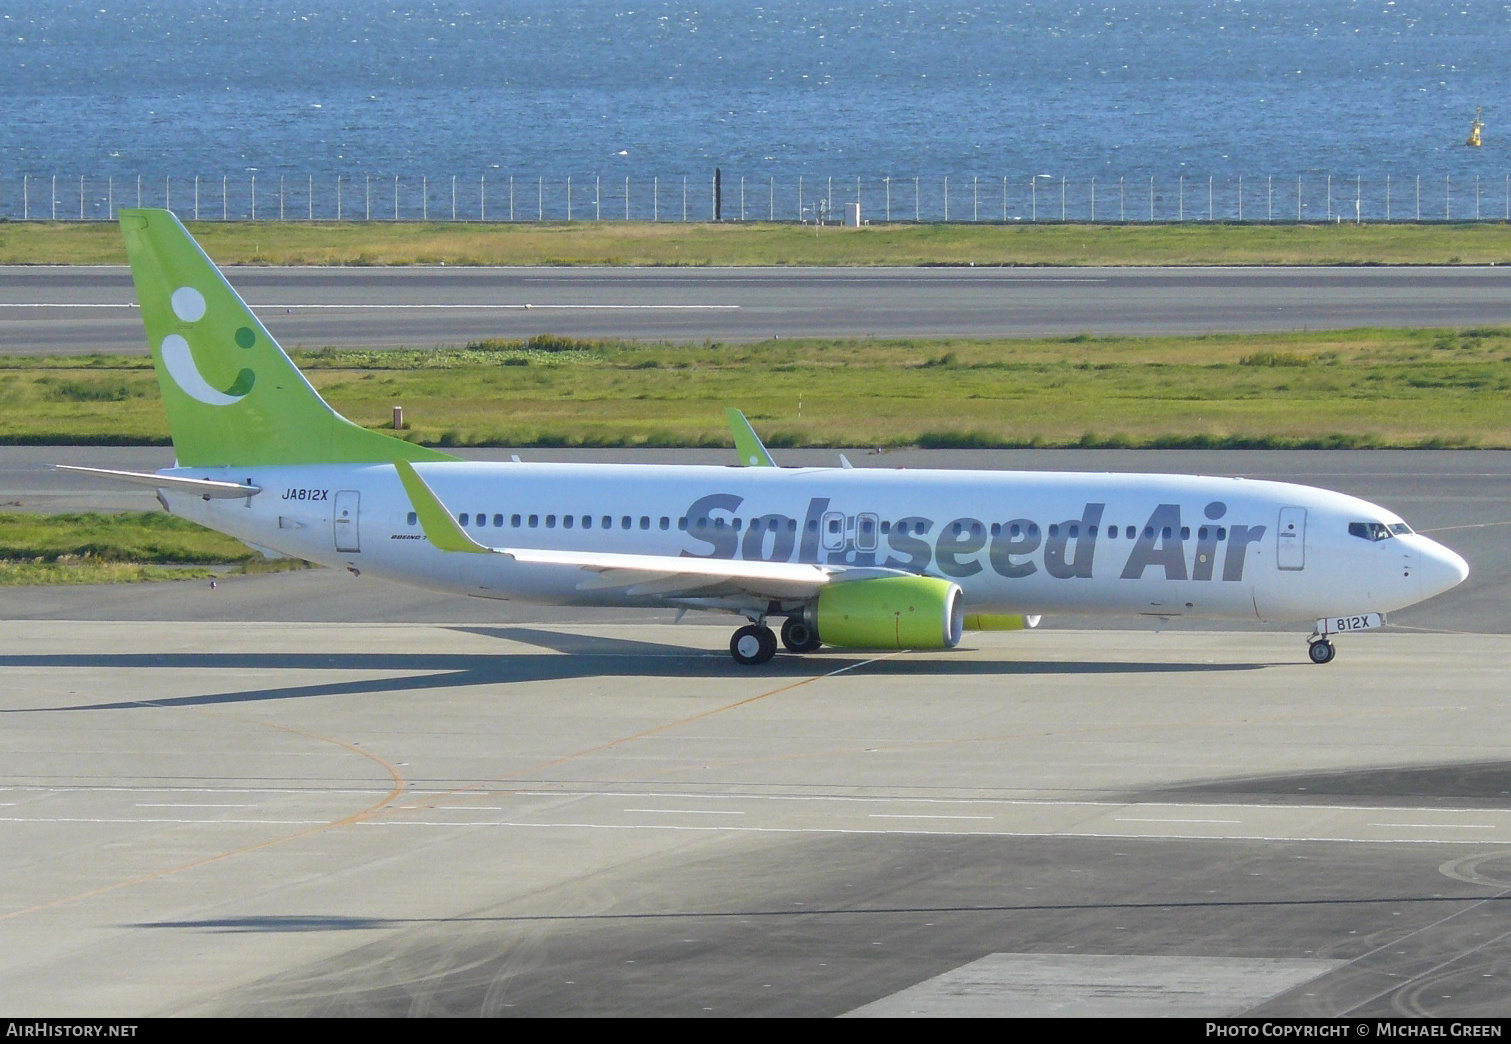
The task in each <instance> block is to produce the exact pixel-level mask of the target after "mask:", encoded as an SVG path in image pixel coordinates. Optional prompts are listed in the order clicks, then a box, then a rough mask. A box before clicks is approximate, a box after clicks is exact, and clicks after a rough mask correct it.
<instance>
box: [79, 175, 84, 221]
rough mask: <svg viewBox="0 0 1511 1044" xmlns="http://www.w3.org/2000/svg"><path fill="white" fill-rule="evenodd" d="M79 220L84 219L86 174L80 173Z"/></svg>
mask: <svg viewBox="0 0 1511 1044" xmlns="http://www.w3.org/2000/svg"><path fill="white" fill-rule="evenodd" d="M79 220H80V221H83V220H84V175H82V174H80V175H79Z"/></svg>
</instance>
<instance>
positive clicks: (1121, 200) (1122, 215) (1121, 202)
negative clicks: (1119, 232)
mask: <svg viewBox="0 0 1511 1044" xmlns="http://www.w3.org/2000/svg"><path fill="white" fill-rule="evenodd" d="M1127 220H1128V208H1127V197H1126V196H1125V195H1124V186H1123V175H1121V174H1119V175H1118V223H1119V224H1123V223H1124V222H1126V221H1127Z"/></svg>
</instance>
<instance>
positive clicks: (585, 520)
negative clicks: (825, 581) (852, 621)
mask: <svg viewBox="0 0 1511 1044" xmlns="http://www.w3.org/2000/svg"><path fill="white" fill-rule="evenodd" d="M541 517H542V516H540V515H510V516H509V526H510V528H513V529H521V528H527V529H539V528H540V526H541ZM544 517H545V528H547V529H555V528H556V526H557V521H558V519H557V516H555V515H546V516H544ZM860 517H861V522H860V525H861V526H862V530H863V532H869V531H870V527H871V526H872V525H874V524H875V523H874V521H873V520H872V519H869V518H866V517H865V516H860ZM456 520H457V523H458V524H460V525H461V526H463V527H466V526H472V527H474V528H479V529H481V528H486V527H487V525H488V515H487V513H486V512H478V513H477V514H475V515H474V514H472V513H471V512H468V511H464V512H462V513H461V514H460V515H458V516H457V517H456ZM407 521H408V523H409V525H411V526H413V525H416V524H417V523H418V521H419V519H418V517H417V516H416V515H415V513H414V512H413V511H411V512H410V513H409V518H408V520H407ZM560 523H561V528H563V529H572V528H574V527H580V528H582V529H592V528H593V525H594V520H593V516H592V515H581V516H578V515H562V516H561V518H560ZM784 523H785V524H784ZM493 526H494V528H496V529H503V528H504V516H503V515H502V514H495V515H494V516H493ZM742 526H743V520H741V519H738V518H735V519H729V520H727V521H726V520H725V519H722V518H714V519H710V518H707V517H701V518H697V519H694V520H693V522H692V528H694V529H716V530H717V529H726V528H728V529H732V530H734V531H735V532H739V531H740V529H741V528H742ZM763 526H764V527H765V528H766V530H767V531H772V530H777V529H786V530H787V532H789V533H795V532H797V520H796V519H791V518H787V519H781V520H777V519H769V520H768V519H765V518H753V519H751V520H750V528H751V529H752V530H754V531H756V532H759V531H760V530H761V529H762V527H763ZM651 527H652V519H651V516H649V515H641V516H640V518H639V520H638V528H640V529H643V530H649V529H651ZM655 527H656V528H657V529H664V530H669V529H671V518H670V517H668V516H666V515H662V516H661V517H660V519H658V520H656V523H655ZM843 527H844V520H843V519H842V518H830V519H829V521H828V526H827V528H828V531H829V532H830V533H831V534H839V533H841V532H843ZM598 528H599V529H613V528H614V517H613V516H612V515H602V516H600V517H599V519H598ZM619 528H620V529H623V530H630V529H635V528H637V522H636V519H635V518H634V516H632V515H621V516H619ZM677 528H678V529H682V530H685V529H687V528H688V520H687V519H686V518H679V519H677ZM818 528H819V524H818V520H817V519H809V520H808V525H807V530H808V532H810V533H817V532H818ZM949 528H950V532H951V534H952V535H954V536H963V535H964V534H965V533H966V532H969V533H970V534H971V535H972V536H980V535H981V532H982V525H981V523H980V522H974V521H973V522H970V523H965V522H952V523H950V527H949ZM1120 528H1121V529H1122V530H1123V536H1124V539H1127V540H1135V539H1137V538H1138V535H1139V532H1138V527H1136V526H1125V527H1119V526H1108V527H1107V528H1106V529H1105V531H1104V532H1105V535H1106V537H1107V539H1109V540H1116V539H1118V532H1119V529H1120ZM1403 528H1404V527H1403ZM928 529H929V524H928V523H926V522H915V523H913V525H912V527H911V532H913V533H915V534H917V535H922V534H924V533H926V532H928ZM1004 529H1006V530H1007V532H1008V535H1009V536H1014V537H1016V536H1021V535H1023V533H1025V532H1026V533H1027V534H1028V535H1029V536H1031V537H1036V536H1038V535H1039V525H1038V523H1037V522H1030V523H1029V524H1028V525H1027V526H1024V525H1022V524H1021V523H1018V522H1013V523H1010V524H1008V525H1006V526H1004V525H1003V524H1002V523H1001V522H993V523H992V524H991V534H992V536H999V535H1001V533H1002V531H1003V530H1004ZM881 531H882V532H883V533H890V532H891V531H892V523H890V522H883V523H881ZM897 531H898V532H899V533H903V534H907V533H908V532H909V531H910V527H909V526H908V523H907V522H898V523H897ZM1352 531H1353V527H1352V526H1351V527H1350V532H1352ZM1408 532H1409V530H1408ZM1049 535H1050V537H1052V538H1053V537H1058V536H1059V535H1060V526H1059V524H1058V523H1056V524H1053V525H1051V526H1050V527H1049ZM1066 535H1067V536H1069V537H1070V538H1071V539H1072V540H1073V539H1075V538H1077V537H1079V536H1080V535H1081V526H1080V523H1077V522H1072V523H1071V524H1070V525H1069V526H1068V527H1067V528H1066ZM1086 535H1087V536H1088V537H1090V538H1092V539H1093V540H1094V539H1096V535H1097V527H1096V526H1087V527H1086ZM1174 535H1175V533H1174V529H1173V527H1171V526H1165V527H1164V529H1162V530H1161V531H1160V537H1161V538H1162V539H1164V540H1169V539H1171V538H1172V537H1173V536H1174ZM1196 535H1197V539H1199V540H1206V539H1208V538H1209V537H1213V536H1215V537H1216V538H1217V539H1218V540H1226V539H1228V527H1227V526H1215V527H1214V526H1202V527H1200V528H1199V529H1198V530H1197V531H1196ZM1355 535H1356V536H1357V535H1362V534H1359V533H1355ZM1153 538H1154V527H1153V526H1145V527H1144V539H1145V540H1152V539H1153ZM1180 538H1181V539H1182V540H1190V539H1191V527H1190V526H1181V527H1180ZM1375 539H1377V540H1378V539H1384V537H1375Z"/></svg>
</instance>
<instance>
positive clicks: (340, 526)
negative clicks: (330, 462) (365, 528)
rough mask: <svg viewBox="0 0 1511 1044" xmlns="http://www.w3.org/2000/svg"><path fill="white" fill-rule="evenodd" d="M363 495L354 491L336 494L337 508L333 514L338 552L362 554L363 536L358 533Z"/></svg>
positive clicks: (344, 490)
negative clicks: (358, 517)
mask: <svg viewBox="0 0 1511 1044" xmlns="http://www.w3.org/2000/svg"><path fill="white" fill-rule="evenodd" d="M361 499H362V495H361V494H360V493H358V492H357V491H356V490H354V489H343V490H338V491H337V492H336V507H335V510H334V512H332V524H333V528H334V530H335V536H336V550H337V551H352V552H360V551H361V550H362V540H361V535H360V534H359V533H358V531H357V509H358V508H359V506H360V504H361Z"/></svg>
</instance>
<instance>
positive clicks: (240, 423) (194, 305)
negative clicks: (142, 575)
mask: <svg viewBox="0 0 1511 1044" xmlns="http://www.w3.org/2000/svg"><path fill="white" fill-rule="evenodd" d="M120 217H121V230H122V232H124V234H125V237H126V256H127V258H128V259H129V260H130V262H131V278H132V280H133V281H134V282H135V283H136V297H137V301H138V302H139V303H140V305H141V309H142V322H143V324H144V325H145V326H146V329H147V342H148V345H149V346H150V348H151V350H152V361H153V362H154V363H155V364H156V366H157V379H158V384H159V386H160V387H161V388H162V394H163V406H164V408H165V409H166V410H167V411H168V426H169V429H170V430H171V431H172V433H173V448H174V451H175V453H176V455H177V457H178V462H179V463H180V464H183V465H189V466H198V465H222V464H244V465H253V464H358V463H386V462H391V461H396V460H411V461H425V460H454V459H455V458H454V457H451V456H449V455H448V454H445V453H440V452H438V451H436V450H432V449H427V448H425V447H423V446H415V445H412V444H410V443H407V442H403V441H401V440H399V439H393V438H389V437H388V436H386V435H382V434H379V433H378V432H375V431H368V430H367V429H365V428H361V427H358V426H357V425H355V424H353V423H351V422H350V421H348V420H347V419H346V418H344V417H342V416H341V415H340V414H338V413H337V412H336V411H335V410H333V409H331V408H330V407H329V406H328V405H326V402H325V400H324V399H322V398H320V395H319V393H318V392H316V391H315V389H314V388H312V387H310V385H309V382H308V381H306V380H305V379H304V375H303V374H301V373H300V372H299V370H298V369H297V368H296V367H295V366H294V364H293V362H292V361H290V359H289V357H288V356H287V355H285V354H284V351H283V349H282V348H280V347H279V346H278V342H277V341H275V340H273V337H272V335H271V334H269V333H268V332H267V330H265V329H264V328H263V325H262V323H260V322H258V320H257V317H256V316H255V315H253V314H252V310H251V309H250V308H248V307H247V306H246V302H244V301H242V299H241V297H240V295H238V294H237V293H236V291H235V290H233V289H231V284H229V283H227V282H226V280H225V277H224V276H222V275H221V274H220V270H219V269H217V268H216V267H215V265H214V263H213V262H211V260H210V259H209V258H208V257H206V256H205V253H204V251H202V250H201V249H200V248H199V244H198V243H196V242H194V239H193V237H191V236H190V235H189V233H188V231H186V230H185V228H184V226H183V225H181V224H179V221H178V218H176V217H174V216H173V214H172V213H171V212H169V211H167V210H147V209H128V210H122V211H121V212H120Z"/></svg>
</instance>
